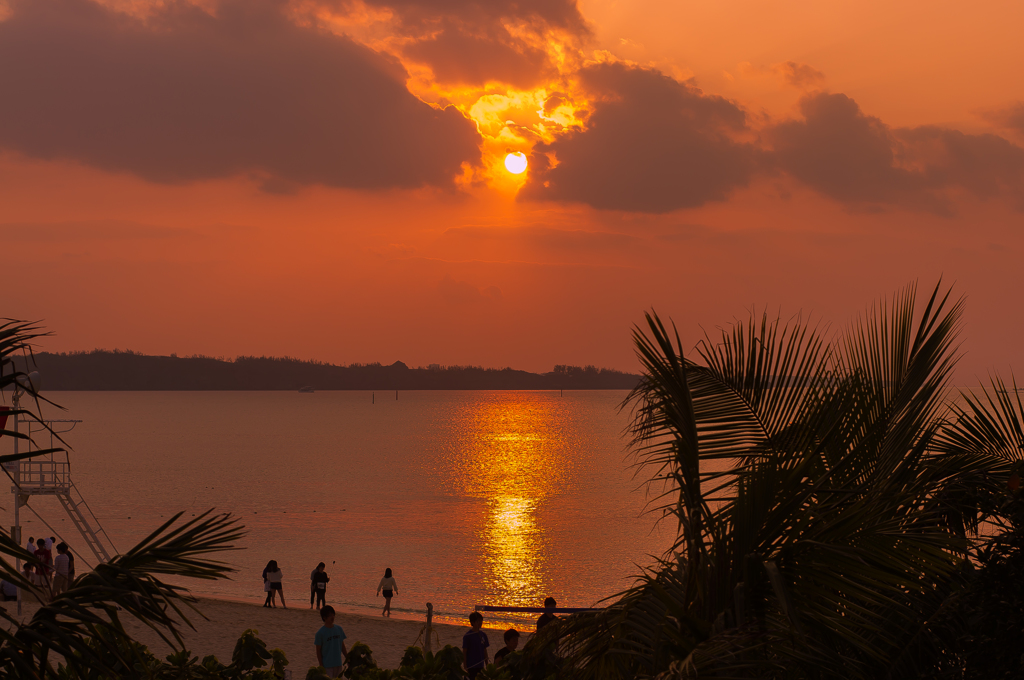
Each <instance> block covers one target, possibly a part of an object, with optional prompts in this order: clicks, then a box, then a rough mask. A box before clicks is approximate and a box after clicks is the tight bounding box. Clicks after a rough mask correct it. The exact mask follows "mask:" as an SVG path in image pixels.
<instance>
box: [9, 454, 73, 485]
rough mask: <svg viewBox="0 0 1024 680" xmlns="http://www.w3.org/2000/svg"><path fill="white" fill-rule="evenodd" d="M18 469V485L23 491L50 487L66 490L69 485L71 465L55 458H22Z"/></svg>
mask: <svg viewBox="0 0 1024 680" xmlns="http://www.w3.org/2000/svg"><path fill="white" fill-rule="evenodd" d="M19 467H20V470H19V471H18V474H19V477H20V478H21V479H20V480H19V486H20V487H21V488H22V489H23V490H25V491H29V492H31V491H34V490H43V489H47V490H49V489H52V490H54V491H57V490H63V491H66V490H67V489H69V488H70V487H71V469H70V468H71V466H70V465H68V464H67V463H66V462H63V461H57V460H38V461H36V460H23V461H20V466H19Z"/></svg>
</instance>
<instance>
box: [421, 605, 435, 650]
mask: <svg viewBox="0 0 1024 680" xmlns="http://www.w3.org/2000/svg"><path fill="white" fill-rule="evenodd" d="M433 620H434V605H432V604H430V603H429V602H428V603H427V627H426V629H425V630H424V633H425V635H424V636H423V652H424V653H429V652H430V623H431V622H432V621H433Z"/></svg>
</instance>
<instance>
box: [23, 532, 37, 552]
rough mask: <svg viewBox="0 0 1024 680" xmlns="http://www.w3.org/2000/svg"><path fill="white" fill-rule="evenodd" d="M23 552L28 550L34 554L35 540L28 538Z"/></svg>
mask: <svg viewBox="0 0 1024 680" xmlns="http://www.w3.org/2000/svg"><path fill="white" fill-rule="evenodd" d="M25 550H28V551H29V552H30V553H32V554H33V555H35V554H36V539H35V538H33V537H32V536H29V537H28V545H26V546H25Z"/></svg>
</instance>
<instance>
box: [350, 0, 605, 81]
mask: <svg viewBox="0 0 1024 680" xmlns="http://www.w3.org/2000/svg"><path fill="white" fill-rule="evenodd" d="M365 6H368V7H370V8H374V9H376V10H378V11H379V10H381V9H385V10H390V11H391V13H392V16H391V21H392V24H393V26H392V30H393V31H394V32H395V33H397V34H398V35H400V36H402V37H403V39H404V40H405V45H404V47H403V48H402V49H401V53H402V57H403V59H404V60H406V61H407V62H408V61H413V62H417V63H420V64H425V65H427V66H429V67H430V69H431V70H432V72H433V74H434V79H435V81H436V82H439V83H443V84H446V85H471V86H480V85H484V84H486V83H489V82H502V83H506V84H509V85H512V86H514V87H517V88H520V89H529V88H531V87H535V86H537V85H539V84H541V82H542V81H543V80H544V79H545V78H550V77H552V76H553V75H556V74H557V68H556V67H555V65H554V64H553V63H552V62H551V60H550V59H549V57H548V53H547V50H548V47H549V44H550V42H551V41H552V40H554V41H555V42H560V43H563V44H564V43H574V42H577V41H579V40H581V39H584V38H586V37H587V36H589V35H590V33H589V30H588V28H587V26H586V22H585V21H584V20H583V17H582V15H581V14H580V12H579V9H578V8H577V6H576V0H365ZM341 7H342V9H343V11H345V10H347V11H348V12H349V13H351V12H352V11H353V10H358V8H359V5H358V4H357V3H352V2H348V3H342V5H341Z"/></svg>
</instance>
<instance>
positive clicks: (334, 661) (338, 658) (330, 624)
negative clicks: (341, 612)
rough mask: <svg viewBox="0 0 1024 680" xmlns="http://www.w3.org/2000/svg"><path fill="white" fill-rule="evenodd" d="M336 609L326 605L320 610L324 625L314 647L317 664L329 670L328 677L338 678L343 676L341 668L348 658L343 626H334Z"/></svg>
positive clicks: (318, 632) (317, 635)
mask: <svg viewBox="0 0 1024 680" xmlns="http://www.w3.org/2000/svg"><path fill="white" fill-rule="evenodd" d="M334 617H335V612H334V607H332V606H331V605H325V606H323V607H321V608H320V619H321V620H322V621H323V622H324V625H323V626H321V627H320V629H319V630H318V631H317V632H316V636H315V637H314V638H313V645H314V646H315V647H316V662H317V664H318V665H320V666H323V667H324V668H325V669H327V677H329V678H336V677H338V676H340V675H341V668H342V666H344V665H345V658H346V657H348V649H346V648H345V638H346V635H345V631H344V630H342V628H341V626H336V625H334Z"/></svg>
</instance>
